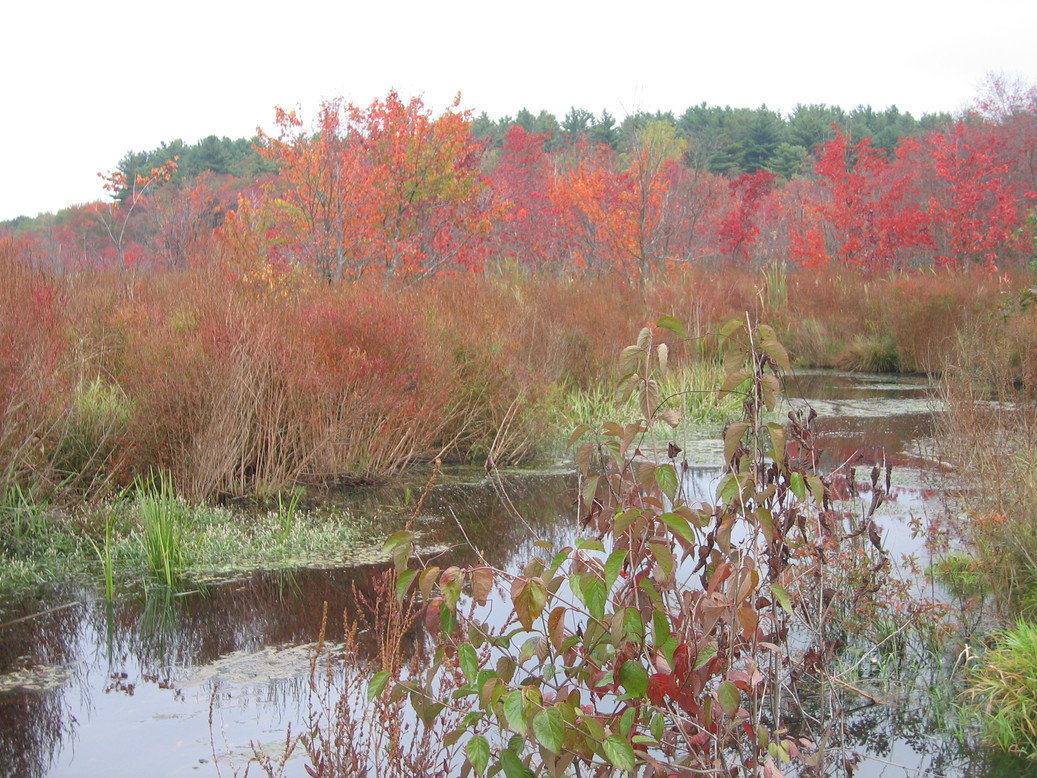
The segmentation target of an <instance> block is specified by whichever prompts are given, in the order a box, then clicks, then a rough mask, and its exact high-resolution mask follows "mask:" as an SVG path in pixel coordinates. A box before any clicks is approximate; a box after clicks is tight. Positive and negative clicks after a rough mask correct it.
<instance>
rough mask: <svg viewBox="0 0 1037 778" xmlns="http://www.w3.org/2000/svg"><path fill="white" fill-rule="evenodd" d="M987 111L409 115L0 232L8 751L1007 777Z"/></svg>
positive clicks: (1032, 313)
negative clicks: (820, 121) (825, 117)
mask: <svg viewBox="0 0 1037 778" xmlns="http://www.w3.org/2000/svg"><path fill="white" fill-rule="evenodd" d="M1027 101H1028V102H1027ZM1006 105H1007V104H1006ZM1010 107H1011V110H1010V111H1009V110H1008V108H1005V109H1004V110H1003V111H1002V112H1000V113H995V112H992V111H990V110H987V109H983V108H982V106H980V107H978V108H977V110H976V111H974V112H973V113H971V114H970V115H968V116H966V117H963V118H962V120H961V121H960V122H957V123H953V122H951V121H950V120H944V119H939V120H937V119H933V120H932V121H931V122H930V123H928V124H926V125H924V126H921V125H917V124H915V125H912V128H913V129H912V131H911V133H910V135H911V137H906V136H905V137H902V138H900V139H899V140H895V139H887V140H888V141H889V142H888V143H886V144H885V145H881V146H880V145H877V144H874V143H872V142H870V141H869V140H867V139H866V138H865V137H863V136H861V137H858V135H857V134H855V133H856V130H853V128H849V129H845V130H835V129H833V131H832V133H830V134H824V135H823V137H820V138H818V144H816V145H815V146H814V147H813V148H812V149H811V153H812V154H813V157H812V159H811V163H810V164H809V165H806V164H798V165H794V164H792V160H791V157H788V155H785V156H784V157H782V155H777V156H774V155H771V156H767V155H764V156H763V157H760V159H772V157H773V159H772V162H774V165H775V166H777V167H775V169H774V170H771V169H768V168H766V167H765V166H764V165H762V164H759V165H757V164H755V163H753V162H752V160H753V159H755V157H754V156H753V155H751V154H749V155H742V156H740V157H739V159H740V160H741V161H740V162H739V163H738V166H736V167H737V169H736V168H735V167H731V168H730V169H728V168H722V166H721V167H718V165H720V162H718V161H717V158H715V157H708V158H707V157H701V156H699V155H697V154H696V150H698V151H701V150H702V149H701V148H699V147H697V146H696V145H695V144H696V143H701V142H702V137H701V130H702V127H700V126H698V125H696V124H695V122H694V121H692V120H693V119H694V118H695V116H697V115H698V114H695V112H694V111H691V112H689V113H690V114H694V115H692V116H691V118H689V120H688V122H687V123H681V122H677V121H676V120H672V117H670V118H669V119H668V118H667V117H666V116H654V117H652V116H642V117H640V119H639V120H638V121H637V122H632V123H630V125H629V127H627V126H626V125H624V129H623V130H622V131H621V132H617V133H616V136H615V137H612V136H609V137H608V138H605V139H600V138H599V139H598V140H594V138H595V137H597V136H595V135H593V133H591V132H590V131H591V130H592V129H593V127H594V126H597V125H593V126H592V124H593V123H592V124H587V122H586V121H585V122H584V124H585V125H586V126H585V127H583V130H581V129H580V126H579V122H578V121H577V119H579V117H578V116H576V117H574V120H573V124H572V127H571V128H567V129H565V131H564V132H563V131H562V130H561V129H559V130H558V131H557V132H555V131H552V132H549V133H546V132H545V133H537V132H534V131H533V129H531V128H530V127H525V126H518V125H516V127H512V128H510V129H507V131H506V132H505V131H498V130H495V129H494V128H493V127H491V126H489V124H487V122H485V121H482V120H480V121H479V122H473V121H472V120H471V117H469V116H468V115H467V114H466V113H465V112H463V111H460V110H459V109H458V108H457V107H456V106H454V108H452V109H450V110H448V111H446V112H445V113H444V114H442V115H440V116H435V115H433V114H432V113H431V112H430V111H428V110H427V109H425V107H424V106H423V104H422V103H421V101H420V100H415V101H410V102H409V103H408V102H405V101H402V100H400V98H399V97H398V96H397V95H395V94H392V95H389V96H388V97H387V98H386V99H385V100H380V101H376V102H375V103H374V104H373V105H372V106H371V107H369V108H367V109H359V108H356V107H353V106H345V105H344V104H342V103H341V102H331V103H327V104H325V105H324V106H323V107H322V110H321V112H320V116H319V117H318V122H317V124H316V125H315V126H314V127H313V128H309V129H306V128H304V127H303V124H302V122H301V121H300V120H299V119H298V117H296V116H295V115H294V114H290V113H287V112H279V113H278V123H279V128H280V133H279V135H278V136H277V137H273V136H269V137H268V136H263V137H261V138H259V139H257V142H256V146H255V148H254V149H253V150H252V151H248V152H247V153H245V152H243V151H242V149H244V148H245V146H243V145H242V144H237V145H236V146H234V148H235V149H237V150H238V151H242V153H243V154H245V156H244V157H242V159H243V160H244V159H245V158H246V157H247V158H248V160H251V162H249V164H247V165H246V164H245V162H242V161H241V160H239V162H240V164H237V165H236V166H235V167H234V171H235V172H233V173H231V172H229V170H228V171H223V172H218V171H215V170H209V171H208V173H207V172H206V171H205V170H203V169H201V168H203V167H204V165H203V166H201V167H199V165H200V163H199V162H198V159H195V160H194V162H192V163H191V165H187V164H186V162H187V160H183V162H184V164H180V163H178V160H177V159H176V158H175V157H174V156H173V155H167V156H163V150H162V149H160V150H157V151H156V152H155V154H157V155H158V156H155V155H151V156H148V155H144V156H145V157H147V160H146V162H147V164H144V161H142V159H141V158H139V157H140V155H138V156H137V157H134V158H132V159H130V158H128V159H127V160H126V161H125V162H126V164H125V165H124V166H123V167H125V168H126V169H125V170H119V171H116V172H114V173H112V174H109V175H108V176H107V177H106V179H105V180H106V182H107V184H108V187H109V189H110V191H111V193H112V195H113V198H112V202H111V203H107V204H93V205H92V206H85V207H83V208H81V209H71V210H70V212H68V213H65V214H59V215H57V216H55V217H40V218H39V219H36V220H18V221H17V223H12V224H9V225H7V226H6V227H4V228H3V229H2V231H0V274H2V277H3V280H4V283H3V284H2V285H0V311H2V316H0V723H2V728H0V765H12V766H13V767H9V768H5V769H8V771H13V773H12V774H17V775H32V776H36V775H39V776H42V775H52V776H60V775H68V774H77V773H79V774H81V773H83V772H84V771H85V772H97V773H111V772H113V771H115V770H117V769H124V770H125V772H126V774H147V773H149V772H154V770H155V762H154V761H150V762H149V761H148V760H149V759H152V760H154V759H156V758H157V759H162V760H164V761H165V762H166V763H168V764H170V765H174V764H175V765H176V767H175V768H172V769H173V770H174V772H175V770H180V771H181V772H182V773H184V774H196V773H195V771H194V768H198V769H200V770H209V769H210V768H212V769H219V768H225V770H226V771H227V772H237V773H243V772H245V771H246V770H249V771H253V772H256V771H258V772H262V773H266V774H268V775H271V776H275V775H302V774H308V775H311V776H333V775H361V774H364V775H392V776H402V775H428V776H432V775H457V774H478V775H482V774H502V775H505V776H508V778H511V777H512V776H527V775H555V776H561V775H576V776H580V775H591V774H593V775H601V776H605V775H620V774H630V773H633V772H637V773H638V774H640V775H659V776H662V775H667V776H668V775H674V774H676V775H686V774H717V775H742V774H744V775H756V774H760V775H766V776H778V775H783V774H785V775H789V774H791V775H804V776H807V775H836V774H850V773H854V772H856V773H857V774H862V775H867V774H877V773H879V772H881V771H882V770H883V769H887V768H889V769H893V768H894V766H899V767H900V768H902V769H903V770H904V771H905V772H912V773H913V772H920V773H922V774H930V775H988V776H995V775H1003V774H1008V773H1011V774H1025V772H1026V771H1028V770H1029V771H1032V770H1033V765H1034V757H1035V750H1037V748H1035V745H1034V744H1035V741H1037V733H1035V731H1034V729H1033V722H1034V720H1035V716H1034V715H1033V711H1034V706H1035V705H1037V698H1035V694H1037V692H1035V678H1037V656H1035V655H1034V647H1035V641H1034V636H1033V629H1034V627H1033V625H1034V623H1035V619H1037V522H1035V519H1034V517H1035V516H1037V478H1035V477H1034V472H1035V467H1037V404H1035V399H1037V398H1035V396H1034V392H1035V387H1037V338H1035V336H1034V333H1035V332H1037V308H1034V286H1033V284H1034V277H1033V268H1032V266H1031V264H1032V261H1033V256H1034V237H1033V229H1034V227H1035V223H1034V218H1035V217H1034V211H1033V208H1032V205H1033V203H1032V196H1033V195H1032V192H1033V191H1034V189H1037V186H1035V182H1034V180H1033V171H1032V169H1030V168H1027V167H1026V166H1024V165H1023V164H1022V163H1021V161H1020V160H1023V159H1028V158H1030V157H1028V156H1027V154H1030V155H1031V156H1032V151H1033V148H1032V146H1033V137H1037V136H1034V135H1033V133H1032V127H1033V126H1035V124H1034V123H1035V122H1037V102H1035V100H1034V95H1032V94H1029V93H1027V95H1021V96H1020V98H1019V101H1017V102H1016V103H1013V104H1012V106H1010ZM700 113H701V112H700ZM703 115H704V114H703ZM584 118H585V119H586V117H584ZM591 118H593V117H591ZM699 118H701V116H700V117H699ZM588 121H589V120H588ZM491 124H492V123H491ZM477 127H480V128H481V130H479V132H476V128H477ZM696 127H698V129H696ZM1028 128H1031V129H1028ZM498 129H499V128H498ZM480 132H481V133H483V134H481V135H480V134H479V133H480ZM542 135H544V136H546V137H541V136H542ZM754 137H755V136H754ZM1027 144H1029V145H1027ZM181 145H182V144H181ZM216 145H219V144H216ZM209 146H213V144H209ZM732 148H733V147H732ZM1027 149H1029V151H1027ZM743 150H744V149H743ZM196 151H197V150H196ZM210 151H211V148H210ZM772 151H773V152H774V153H775V154H776V153H777V152H776V151H775V150H774V149H772ZM191 153H192V154H193V153H194V152H191ZM199 153H200V152H199ZM235 153H237V152H235ZM249 155H252V156H249ZM757 156H759V155H757ZM152 157H154V158H152ZM160 157H161V158H160ZM253 157H254V158H253ZM786 157H788V158H786ZM199 159H200V158H199ZM782 159H784V160H785V162H786V163H788V164H782V165H778V163H779V162H781V160H782ZM246 161H247V160H246ZM131 163H132V164H131ZM141 165H144V167H141ZM750 168H751V169H750ZM778 168H780V171H779V170H778ZM188 170H190V171H192V172H190V174H189V175H188V173H187V171H188ZM328 170H335V171H337V172H338V173H339V174H340V175H327V171H328ZM344 181H348V182H351V183H350V185H349V186H340V185H341V184H342V182H344ZM878 374H882V375H878ZM786 391H787V392H788V394H789V395H790V397H791V399H783V398H784V394H785V392H786ZM386 538H388V540H386ZM322 606H323V607H322ZM131 698H132V699H133V700H134V701H135V702H137V703H139V704H140V706H141V707H142V709H143V710H145V712H144V713H143V714H141V713H139V712H136V708H132V709H131V707H130V706H128V705H127V704H126V703H127V701H129V700H130V699H131ZM289 725H290V726H289ZM126 726H133V727H136V728H137V729H138V731H139V732H140V733H141V735H140V736H141V737H142V738H144V739H145V741H146V742H147V743H148V744H149V745H150V746H151V748H148V749H139V751H140V753H134V754H133V755H131V756H128V757H127V759H126V761H125V764H122V765H118V766H113V765H112V764H111V756H110V754H111V753H112V750H111V749H112V748H113V747H114V745H115V744H117V741H118V737H119V735H118V732H119V730H120V727H123V728H124V727H126ZM184 733H188V734H186V735H185V734H184ZM170 744H174V745H170ZM156 754H161V756H158V757H156V756H155V755H156ZM214 763H215V766H214Z"/></svg>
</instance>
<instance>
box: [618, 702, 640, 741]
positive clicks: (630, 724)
mask: <svg viewBox="0 0 1037 778" xmlns="http://www.w3.org/2000/svg"><path fill="white" fill-rule="evenodd" d="M636 715H637V711H635V710H634V708H633V707H629V708H627V709H626V710H625V711H623V715H622V716H620V717H619V734H621V735H622V736H623V737H630V730H631V729H633V728H634V717H635V716H636Z"/></svg>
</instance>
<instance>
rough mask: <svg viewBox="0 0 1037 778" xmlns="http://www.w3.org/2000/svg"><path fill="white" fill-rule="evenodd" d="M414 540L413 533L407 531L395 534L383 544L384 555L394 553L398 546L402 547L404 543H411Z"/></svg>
mask: <svg viewBox="0 0 1037 778" xmlns="http://www.w3.org/2000/svg"><path fill="white" fill-rule="evenodd" d="M413 540H414V533H413V532H408V531H407V530H401V531H400V532H395V533H393V534H392V535H390V536H389V537H387V538H386V539H385V543H384V544H382V553H383V554H388V553H390V552H392V551H393V550H394V549H395V548H396V547H397V546H401V545H403V544H404V543H410V542H411V541H413Z"/></svg>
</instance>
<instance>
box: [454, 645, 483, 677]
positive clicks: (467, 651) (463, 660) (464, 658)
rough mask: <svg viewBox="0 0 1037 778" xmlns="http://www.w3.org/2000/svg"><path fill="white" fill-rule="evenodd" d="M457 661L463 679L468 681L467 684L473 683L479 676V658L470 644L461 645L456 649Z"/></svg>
mask: <svg viewBox="0 0 1037 778" xmlns="http://www.w3.org/2000/svg"><path fill="white" fill-rule="evenodd" d="M457 659H458V663H459V664H460V665H461V670H462V671H463V672H464V677H465V678H466V679H468V681H469V683H470V682H472V681H474V680H475V677H476V676H477V675H478V674H479V656H478V654H476V653H475V649H474V648H473V647H472V644H471V643H462V644H461V645H460V646H459V647H458V649H457Z"/></svg>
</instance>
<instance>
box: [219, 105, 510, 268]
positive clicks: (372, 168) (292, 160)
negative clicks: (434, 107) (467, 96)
mask: <svg viewBox="0 0 1037 778" xmlns="http://www.w3.org/2000/svg"><path fill="white" fill-rule="evenodd" d="M276 124H277V126H278V128H279V133H278V135H277V136H276V137H275V136H271V135H268V134H266V133H263V132H262V131H260V141H261V145H260V147H259V151H260V153H261V154H262V155H263V156H264V157H265V158H267V159H269V160H271V161H273V162H275V163H276V164H277V165H278V166H279V168H280V173H279V176H278V178H277V180H276V181H275V182H273V183H272V184H271V185H270V186H268V187H267V188H266V189H265V190H264V193H263V196H262V197H261V198H260V202H259V203H252V204H251V205H250V207H249V208H247V209H244V210H243V211H242V212H241V213H239V215H238V217H237V219H236V220H235V222H236V223H235V224H234V225H232V230H236V231H240V230H241V229H242V228H245V229H254V230H260V231H261V233H262V234H261V236H260V237H261V240H260V242H261V243H262V245H263V246H264V247H265V249H266V251H267V253H268V254H269V257H270V258H272V259H279V260H283V261H289V262H292V263H297V264H303V265H307V266H310V267H312V268H313V269H314V270H315V271H316V272H317V273H318V274H319V275H320V276H321V277H322V278H324V279H326V280H328V281H338V280H340V279H342V278H356V277H359V276H361V275H363V274H365V273H368V272H376V273H380V274H383V275H385V276H387V277H393V276H403V275H407V276H425V275H431V274H434V273H436V272H440V271H443V270H445V269H448V268H452V267H458V266H460V267H466V268H478V267H480V266H481V265H482V263H483V261H484V259H485V256H486V253H487V251H488V235H489V227H490V217H491V215H492V214H493V213H494V211H495V207H494V205H493V203H492V199H491V198H490V197H489V194H488V192H487V191H486V184H485V181H484V178H483V176H482V173H481V170H480V160H481V151H482V147H481V146H480V145H479V144H477V143H476V142H475V141H474V140H473V139H472V136H471V132H470V118H469V115H468V112H466V111H460V110H459V109H458V101H457V100H455V102H454V103H453V105H452V106H451V107H450V109H449V110H447V111H446V112H444V113H443V114H442V115H440V116H438V117H436V116H433V114H432V112H431V111H430V110H428V109H427V108H426V107H425V106H424V103H422V101H421V100H420V99H418V98H414V99H412V100H410V101H409V102H406V103H405V102H403V101H402V100H401V99H400V98H399V96H398V95H397V94H396V93H395V92H390V93H389V95H388V96H387V97H386V98H385V100H376V101H375V102H374V103H372V104H371V105H370V106H369V107H368V108H367V109H360V108H357V107H356V106H353V105H349V104H345V103H344V102H343V101H342V100H341V99H338V100H331V101H325V102H324V103H322V104H321V107H320V111H319V113H318V117H317V122H316V126H315V127H314V128H313V130H312V131H307V130H305V129H304V128H303V122H302V120H301V119H300V118H299V116H298V115H297V114H296V112H294V111H285V110H283V109H278V110H277V115H276ZM246 217H247V221H245V219H246Z"/></svg>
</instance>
